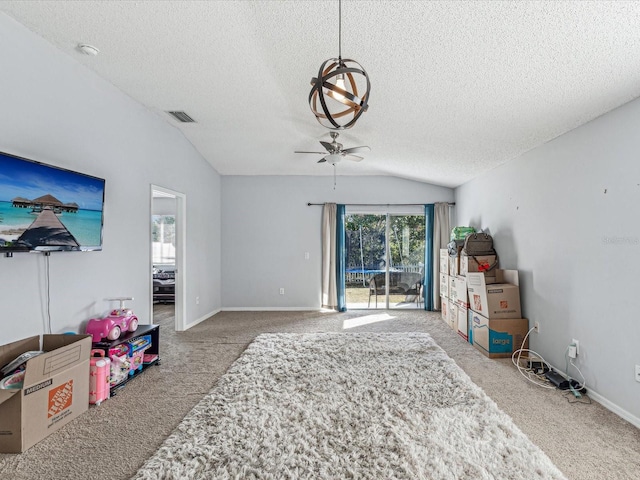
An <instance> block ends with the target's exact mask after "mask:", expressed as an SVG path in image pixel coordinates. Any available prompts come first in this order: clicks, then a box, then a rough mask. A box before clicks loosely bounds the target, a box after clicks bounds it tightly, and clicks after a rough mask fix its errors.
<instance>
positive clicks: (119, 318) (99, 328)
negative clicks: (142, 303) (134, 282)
mask: <svg viewBox="0 0 640 480" xmlns="http://www.w3.org/2000/svg"><path fill="white" fill-rule="evenodd" d="M108 300H119V301H120V308H117V309H115V310H113V311H112V312H111V313H110V314H109V315H108V316H106V317H105V318H92V319H91V320H89V324H88V325H87V329H86V333H88V334H89V335H91V336H92V337H93V339H92V341H93V342H94V343H97V342H100V341H101V340H102V339H104V338H106V339H108V340H117V339H118V338H120V335H122V333H123V332H127V331H129V332H135V331H136V329H137V328H138V317H136V316H135V315H134V314H133V312H132V311H131V310H130V309H129V308H124V302H125V300H133V297H118V298H110V299H108Z"/></svg>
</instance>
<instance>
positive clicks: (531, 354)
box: [511, 327, 556, 390]
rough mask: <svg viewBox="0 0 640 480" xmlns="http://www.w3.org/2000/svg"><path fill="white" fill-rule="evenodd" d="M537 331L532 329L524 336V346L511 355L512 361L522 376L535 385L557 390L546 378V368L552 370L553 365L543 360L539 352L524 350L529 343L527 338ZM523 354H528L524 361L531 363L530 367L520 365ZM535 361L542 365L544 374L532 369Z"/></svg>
mask: <svg viewBox="0 0 640 480" xmlns="http://www.w3.org/2000/svg"><path fill="white" fill-rule="evenodd" d="M535 329H536V327H532V328H531V329H530V330H529V331H528V332H527V334H526V335H525V336H524V339H523V340H522V345H520V348H519V349H518V350H516V351H515V352H513V354H512V355H511V361H512V362H513V364H514V365H515V367H516V368H517V369H518V371H519V372H520V374H521V375H522V376H523V377H524V378H526V379H527V380H528V381H530V382H531V383H533V384H534V385H537V386H539V387H542V388H548V389H549V390H555V388H556V387H555V386H554V385H551V383H550V382H549V380H547V378H546V377H545V376H544V366H546V367H547V368H548V369H549V370H551V365H549V363H548V362H547V361H546V360H545V359H544V358H542V355H540V354H539V353H538V352H535V351H533V350H530V349H528V348H524V345H525V344H526V343H527V338H529V335H530V334H531V332H533V331H534V330H535ZM523 353H526V355H527V356H526V357H525V359H524V360H525V361H527V362H529V365H527V366H526V367H524V366H522V363H520V362H521V360H522V354H523ZM516 357H517V358H516ZM534 361H535V362H539V363H540V365H541V366H542V372H543V373H538V372H536V369H534V368H532V367H531V365H532V363H533V362H534Z"/></svg>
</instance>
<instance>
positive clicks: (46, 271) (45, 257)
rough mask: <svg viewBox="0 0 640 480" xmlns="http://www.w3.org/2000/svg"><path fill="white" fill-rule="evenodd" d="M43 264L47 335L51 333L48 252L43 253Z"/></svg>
mask: <svg viewBox="0 0 640 480" xmlns="http://www.w3.org/2000/svg"><path fill="white" fill-rule="evenodd" d="M44 264H45V273H46V276H45V283H46V286H45V288H46V309H47V328H48V331H47V333H51V292H50V287H49V284H50V279H49V275H50V273H49V252H45V253H44Z"/></svg>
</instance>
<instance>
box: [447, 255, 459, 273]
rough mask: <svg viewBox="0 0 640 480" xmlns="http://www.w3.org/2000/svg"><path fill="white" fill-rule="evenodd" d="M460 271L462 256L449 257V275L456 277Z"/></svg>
mask: <svg viewBox="0 0 640 480" xmlns="http://www.w3.org/2000/svg"><path fill="white" fill-rule="evenodd" d="M459 271H460V255H455V256H450V257H449V275H451V276H452V277H455V276H456V275H458V272H459Z"/></svg>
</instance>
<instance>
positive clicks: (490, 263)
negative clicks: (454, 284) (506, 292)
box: [460, 254, 498, 277]
mask: <svg viewBox="0 0 640 480" xmlns="http://www.w3.org/2000/svg"><path fill="white" fill-rule="evenodd" d="M496 268H498V256H497V255H476V256H475V257H470V256H468V255H466V254H462V255H461V256H460V275H463V276H466V275H467V274H468V273H471V272H483V273H484V276H485V277H495V269H496Z"/></svg>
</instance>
